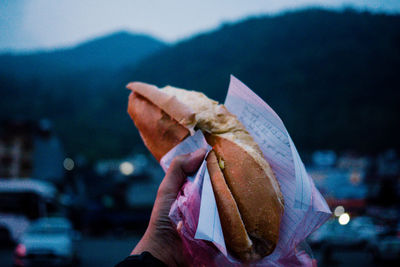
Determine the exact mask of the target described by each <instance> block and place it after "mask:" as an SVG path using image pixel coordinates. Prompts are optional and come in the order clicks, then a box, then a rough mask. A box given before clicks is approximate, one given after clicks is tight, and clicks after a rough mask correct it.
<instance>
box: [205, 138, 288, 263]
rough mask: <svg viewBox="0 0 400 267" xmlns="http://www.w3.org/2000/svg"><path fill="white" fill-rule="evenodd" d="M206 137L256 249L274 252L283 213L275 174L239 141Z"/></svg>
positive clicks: (264, 253)
mask: <svg viewBox="0 0 400 267" xmlns="http://www.w3.org/2000/svg"><path fill="white" fill-rule="evenodd" d="M206 139H207V142H208V143H209V144H210V145H211V146H212V147H213V151H215V154H216V155H217V158H219V159H222V160H223V162H224V169H223V174H224V177H225V180H226V183H227V185H228V187H229V189H230V192H232V195H233V197H234V199H235V201H236V204H237V206H238V208H239V211H240V215H241V217H242V219H243V222H244V224H245V227H246V230H247V233H248V235H249V236H250V238H251V240H252V241H253V243H254V251H255V252H256V254H257V255H259V256H261V258H262V257H264V256H267V255H269V254H271V253H272V251H273V250H274V249H275V246H276V244H277V243H278V238H279V226H280V221H281V217H282V214H283V205H282V203H283V199H282V195H281V194H277V192H276V191H275V189H274V183H275V182H276V180H275V179H276V178H275V177H274V176H271V173H272V171H271V172H270V173H268V172H266V171H265V170H264V168H262V166H260V164H258V163H257V161H256V160H255V159H254V158H253V157H252V156H251V155H250V154H249V153H248V152H247V151H246V150H244V149H243V148H242V147H241V146H239V145H237V144H236V143H234V142H232V141H230V140H228V139H226V138H223V137H221V136H218V135H213V134H206ZM255 259H257V258H255ZM255 259H254V260H255Z"/></svg>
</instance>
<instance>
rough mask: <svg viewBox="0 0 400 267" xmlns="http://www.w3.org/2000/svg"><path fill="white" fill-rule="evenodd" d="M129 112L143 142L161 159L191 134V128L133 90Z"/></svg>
mask: <svg viewBox="0 0 400 267" xmlns="http://www.w3.org/2000/svg"><path fill="white" fill-rule="evenodd" d="M128 113H129V115H130V116H131V117H132V118H140V117H142V116H143V115H144V114H145V116H146V119H134V123H135V125H136V128H138V130H139V133H140V136H141V137H142V139H143V142H144V143H145V145H146V146H147V148H148V149H149V151H150V152H151V153H152V154H153V156H154V157H155V158H156V159H157V161H160V160H161V158H162V157H163V156H164V155H165V154H166V153H167V152H168V151H170V150H171V148H173V147H174V146H176V145H178V144H179V143H180V142H181V141H182V140H183V139H185V138H186V137H187V136H188V135H189V130H188V129H187V128H185V127H184V126H182V125H181V124H179V123H178V122H177V121H176V120H174V119H172V118H171V116H169V115H168V114H166V113H165V112H164V111H162V110H161V109H160V108H158V107H157V106H155V105H154V104H152V103H151V102H150V101H148V100H147V99H145V98H144V97H142V96H140V95H138V94H136V93H135V92H132V93H131V94H130V96H129V106H128Z"/></svg>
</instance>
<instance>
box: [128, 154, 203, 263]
mask: <svg viewBox="0 0 400 267" xmlns="http://www.w3.org/2000/svg"><path fill="white" fill-rule="evenodd" d="M205 154H206V150H205V149H199V150H197V151H195V152H193V153H190V154H187V155H181V156H178V157H176V158H175V159H174V160H173V161H172V163H171V166H170V167H169V169H168V171H167V173H166V175H165V177H164V179H163V180H162V182H161V184H160V187H159V188H158V192H157V198H156V200H155V202H154V206H153V211H152V212H151V218H150V222H149V225H148V227H147V230H146V232H145V234H144V235H143V237H142V239H141V240H140V241H139V243H138V244H137V245H136V247H135V248H134V250H133V251H132V253H131V255H133V254H141V253H142V252H144V251H148V252H150V253H151V254H152V255H153V256H154V257H156V258H157V259H159V260H161V261H162V262H164V263H165V264H167V265H168V266H183V265H186V264H185V259H184V257H183V255H182V249H183V248H182V241H181V239H180V237H179V235H178V232H177V231H176V229H175V227H174V225H173V224H172V223H171V221H170V219H169V216H168V214H169V211H170V209H171V206H172V203H173V202H174V201H175V199H176V197H177V195H178V193H179V190H180V189H181V187H182V185H183V183H184V181H185V179H186V177H187V176H188V175H191V174H193V173H195V172H196V171H197V169H198V168H199V167H200V165H201V162H202V161H203V159H204V156H205Z"/></svg>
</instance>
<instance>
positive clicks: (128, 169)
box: [119, 161, 135, 175]
mask: <svg viewBox="0 0 400 267" xmlns="http://www.w3.org/2000/svg"><path fill="white" fill-rule="evenodd" d="M119 170H120V172H121V173H122V174H123V175H131V174H132V173H133V172H134V171H135V167H134V166H133V164H132V163H130V162H128V161H125V162H122V163H121V164H120V165H119Z"/></svg>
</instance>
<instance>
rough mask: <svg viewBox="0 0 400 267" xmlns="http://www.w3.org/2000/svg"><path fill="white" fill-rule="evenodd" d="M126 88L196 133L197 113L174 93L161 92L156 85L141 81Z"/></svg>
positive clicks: (192, 132)
mask: <svg viewBox="0 0 400 267" xmlns="http://www.w3.org/2000/svg"><path fill="white" fill-rule="evenodd" d="M126 88H128V89H130V90H132V91H133V92H135V93H136V94H138V95H141V96H142V97H144V98H146V99H147V100H149V101H150V102H151V103H153V104H154V105H155V106H157V107H159V108H160V109H161V110H163V111H164V112H165V113H167V114H168V115H169V116H170V117H171V118H173V119H174V120H176V121H177V122H178V123H179V124H181V125H183V126H184V127H186V128H187V129H188V130H189V132H190V133H191V134H194V126H195V124H196V121H195V118H196V114H195V113H194V111H193V110H192V109H191V108H190V106H187V105H185V104H182V102H180V101H179V100H178V99H177V98H176V97H175V96H173V95H168V94H165V93H163V92H161V91H160V90H158V88H157V87H156V86H154V85H150V84H146V83H141V82H131V83H129V84H128V85H127V86H126ZM144 112H145V111H144Z"/></svg>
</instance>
